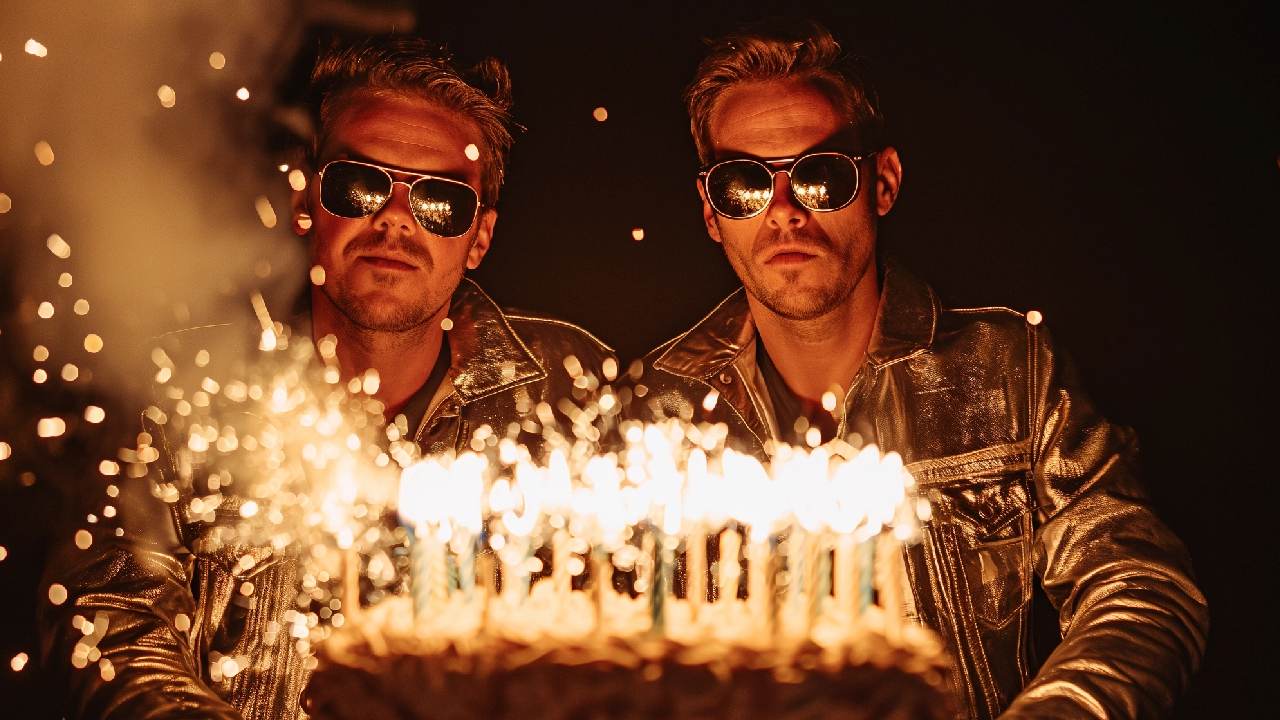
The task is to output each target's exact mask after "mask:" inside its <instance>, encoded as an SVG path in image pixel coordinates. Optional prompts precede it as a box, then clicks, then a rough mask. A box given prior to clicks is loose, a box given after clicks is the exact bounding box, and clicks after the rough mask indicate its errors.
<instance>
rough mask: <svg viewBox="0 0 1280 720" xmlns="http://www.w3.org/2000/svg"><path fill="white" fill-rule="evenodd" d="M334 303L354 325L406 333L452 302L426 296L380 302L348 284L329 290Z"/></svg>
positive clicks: (372, 329)
mask: <svg viewBox="0 0 1280 720" xmlns="http://www.w3.org/2000/svg"><path fill="white" fill-rule="evenodd" d="M325 294H326V295H328V297H329V300H330V302H332V303H333V305H334V307H336V308H337V309H338V312H340V313H342V315H343V317H345V318H346V319H347V321H348V322H350V323H351V324H352V325H354V326H355V327H356V328H359V329H360V330H365V331H369V332H389V333H404V332H409V331H411V330H414V329H416V328H419V327H422V326H423V325H425V324H426V323H427V322H428V321H429V320H430V319H431V318H432V317H433V316H435V314H436V313H437V312H439V311H440V309H441V308H442V307H444V305H445V303H447V302H448V298H447V297H446V298H444V299H443V300H440V299H437V298H430V297H422V298H420V299H418V300H416V301H411V302H396V303H386V304H384V303H379V302H376V301H373V302H371V301H369V300H366V299H364V298H360V297H357V296H356V295H355V294H354V293H352V292H351V291H350V290H349V289H347V288H346V287H342V288H337V291H336V292H330V291H328V290H327V289H326V291H325Z"/></svg>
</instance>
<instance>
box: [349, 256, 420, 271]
mask: <svg viewBox="0 0 1280 720" xmlns="http://www.w3.org/2000/svg"><path fill="white" fill-rule="evenodd" d="M359 261H360V262H362V263H365V264H368V265H370V266H372V267H374V268H377V269H379V270H399V271H401V272H408V271H411V270H417V269H418V266H417V265H414V264H413V263H411V262H409V261H408V260H403V259H400V258H393V257H385V256H381V255H361V256H360V257H359Z"/></svg>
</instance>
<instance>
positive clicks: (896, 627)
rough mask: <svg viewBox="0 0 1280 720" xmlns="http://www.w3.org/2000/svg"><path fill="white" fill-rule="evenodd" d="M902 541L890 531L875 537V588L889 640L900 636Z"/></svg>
mask: <svg viewBox="0 0 1280 720" xmlns="http://www.w3.org/2000/svg"><path fill="white" fill-rule="evenodd" d="M901 564H902V543H900V542H898V539H897V538H895V537H894V536H893V533H892V532H882V533H880V535H879V536H878V537H877V538H876V558H875V575H876V589H877V590H878V591H879V593H880V608H881V610H883V611H884V624H885V635H886V636H887V637H888V638H889V639H890V640H898V639H899V638H901V636H902V607H903V595H902V571H901Z"/></svg>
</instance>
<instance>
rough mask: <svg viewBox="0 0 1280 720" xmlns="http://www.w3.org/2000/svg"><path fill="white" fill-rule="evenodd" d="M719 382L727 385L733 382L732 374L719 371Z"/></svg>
mask: <svg viewBox="0 0 1280 720" xmlns="http://www.w3.org/2000/svg"><path fill="white" fill-rule="evenodd" d="M720 382H722V383H724V384H725V385H728V384H730V383H732V382H733V376H732V375H730V374H729V373H727V372H722V373H720Z"/></svg>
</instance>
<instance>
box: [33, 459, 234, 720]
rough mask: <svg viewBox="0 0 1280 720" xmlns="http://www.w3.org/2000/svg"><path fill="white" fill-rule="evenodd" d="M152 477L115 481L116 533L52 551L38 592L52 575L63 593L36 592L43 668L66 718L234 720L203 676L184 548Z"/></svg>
mask: <svg viewBox="0 0 1280 720" xmlns="http://www.w3.org/2000/svg"><path fill="white" fill-rule="evenodd" d="M151 484H152V483H151V481H150V479H148V478H126V479H123V480H122V481H121V483H120V487H121V497H120V498H119V500H120V503H119V505H120V515H121V525H120V527H121V528H122V530H123V531H124V535H123V536H122V537H117V536H116V533H115V532H114V531H113V529H109V528H104V529H103V530H102V531H100V532H98V533H97V536H96V537H94V539H93V542H92V544H91V545H90V546H89V547H88V548H87V549H80V548H77V547H75V546H71V545H68V546H66V547H63V548H59V549H58V550H57V551H56V552H55V553H54V556H53V557H52V558H51V560H50V562H49V564H48V566H47V569H46V571H45V579H44V582H43V583H42V585H41V588H42V592H43V591H44V590H46V589H47V588H48V587H49V585H50V584H53V583H57V584H60V585H62V586H64V587H65V588H66V589H67V595H68V597H67V600H66V601H65V602H64V603H62V604H60V605H53V604H52V603H50V602H49V601H48V600H47V599H44V598H43V597H42V599H41V610H40V612H39V622H40V633H41V644H42V651H43V654H44V664H45V667H46V668H47V669H48V671H49V672H50V673H51V674H52V675H53V677H54V678H55V679H57V680H61V684H63V686H64V687H66V688H67V689H68V701H67V705H68V707H67V712H68V717H70V718H95V719H96V718H101V719H102V720H123V719H125V718H128V719H129V720H134V719H141V720H161V719H168V718H175V719H176V718H191V717H199V718H212V719H213V720H235V719H237V718H239V717H240V715H239V714H238V713H237V712H236V711H235V710H234V709H233V708H232V707H231V706H230V705H228V704H227V703H226V702H224V701H223V700H222V699H221V698H219V697H218V696H217V695H216V694H215V693H214V692H213V691H212V690H210V689H209V688H208V686H206V685H205V684H204V683H203V682H202V681H201V680H200V673H199V670H198V667H199V664H198V663H197V660H196V654H195V651H194V650H193V643H192V640H191V633H192V632H194V625H195V623H196V607H195V605H196V603H195V599H194V598H193V596H192V592H191V586H190V582H189V577H188V573H187V569H186V567H185V566H184V564H183V563H182V561H181V560H180V558H181V557H184V556H185V552H184V551H183V549H182V547H181V545H180V543H179V542H178V539H177V532H176V526H175V524H174V521H173V516H172V514H171V513H170V511H169V507H168V505H167V504H166V503H164V502H162V501H161V500H159V499H157V498H155V497H153V496H152V494H151V491H150V486H151ZM77 616H78V617H79V618H80V619H79V620H77V619H76V618H77Z"/></svg>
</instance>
